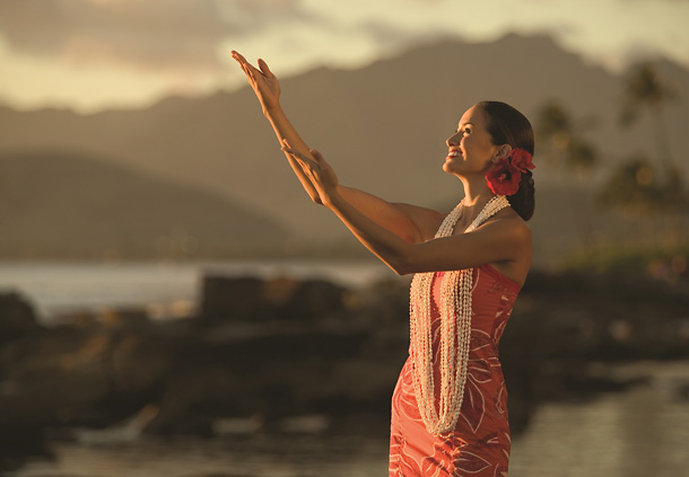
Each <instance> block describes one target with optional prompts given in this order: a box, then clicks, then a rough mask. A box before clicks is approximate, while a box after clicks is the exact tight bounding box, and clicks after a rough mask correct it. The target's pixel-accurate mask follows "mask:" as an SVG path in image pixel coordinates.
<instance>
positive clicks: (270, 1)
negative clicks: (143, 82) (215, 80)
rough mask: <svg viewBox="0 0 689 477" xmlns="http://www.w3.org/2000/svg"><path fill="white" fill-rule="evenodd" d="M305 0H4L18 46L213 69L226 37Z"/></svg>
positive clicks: (141, 65) (67, 58)
mask: <svg viewBox="0 0 689 477" xmlns="http://www.w3.org/2000/svg"><path fill="white" fill-rule="evenodd" d="M299 16H300V11H299V9H298V4H297V0H194V1H193V2H192V1H189V0H146V1H140V0H112V1H108V0H3V1H2V2H0V36H2V37H3V39H4V41H5V43H6V44H7V45H8V46H9V48H11V49H12V50H14V51H16V52H17V53H20V54H26V55H31V56H35V57H48V58H58V59H59V60H60V61H64V62H68V63H72V64H76V65H80V66H92V65H97V64H99V63H100V64H110V65H113V64H116V65H117V64H119V65H121V66H125V67H129V68H133V69H137V70H144V71H146V70H155V71H157V72H161V71H170V72H175V71H189V70H199V71H203V72H204V73H206V74H207V73H209V72H213V71H217V70H221V69H222V68H223V63H221V62H220V61H219V58H218V55H217V53H216V52H217V48H216V45H217V44H218V43H219V41H220V40H221V39H223V38H227V37H232V36H242V35H246V34H252V33H254V32H256V31H260V30H262V29H264V28H266V27H267V26H269V24H270V23H271V22H274V21H278V20H279V19H284V18H285V17H299Z"/></svg>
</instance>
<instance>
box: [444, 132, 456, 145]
mask: <svg viewBox="0 0 689 477" xmlns="http://www.w3.org/2000/svg"><path fill="white" fill-rule="evenodd" d="M457 136H458V134H453V135H452V136H450V137H448V138H447V139H446V140H445V144H447V147H453V146H456V145H458V144H459V142H457Z"/></svg>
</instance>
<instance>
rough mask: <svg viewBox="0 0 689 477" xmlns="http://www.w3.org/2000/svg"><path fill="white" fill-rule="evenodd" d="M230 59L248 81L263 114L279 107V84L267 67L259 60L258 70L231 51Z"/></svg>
mask: <svg viewBox="0 0 689 477" xmlns="http://www.w3.org/2000/svg"><path fill="white" fill-rule="evenodd" d="M232 58H234V59H235V60H236V61H237V63H239V66H241V67H242V70H244V73H246V77H247V79H248V80H249V84H250V85H251V88H252V89H253V90H254V93H256V97H257V98H258V100H259V101H260V102H261V107H262V108H263V113H264V114H266V113H268V112H269V111H270V110H272V109H274V108H277V107H279V106H280V83H279V82H278V79H277V78H276V77H275V75H274V74H273V73H272V72H271V71H270V69H269V68H268V65H267V64H266V62H265V61H263V60H262V59H261V58H259V59H258V66H259V68H261V69H260V70H259V69H258V68H256V67H254V66H252V65H251V63H249V62H248V61H246V58H244V57H243V56H242V55H241V54H240V53H238V52H236V51H235V50H232Z"/></svg>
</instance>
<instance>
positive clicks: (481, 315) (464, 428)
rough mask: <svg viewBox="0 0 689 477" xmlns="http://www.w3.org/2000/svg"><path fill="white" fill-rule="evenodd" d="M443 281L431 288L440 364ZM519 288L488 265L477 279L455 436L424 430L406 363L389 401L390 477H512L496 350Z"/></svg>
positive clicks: (437, 379) (504, 392) (504, 394)
mask: <svg viewBox="0 0 689 477" xmlns="http://www.w3.org/2000/svg"><path fill="white" fill-rule="evenodd" d="M443 274H444V272H436V274H435V276H434V279H433V285H432V286H433V288H432V290H433V291H432V303H431V315H432V321H431V329H432V331H433V352H434V356H435V358H437V352H438V349H439V333H438V332H437V331H438V325H439V322H440V313H439V311H438V310H439V308H438V300H440V299H441V298H440V297H441V294H440V283H441V280H440V278H441V277H442V276H443ZM520 288H521V287H520V286H519V284H517V283H516V282H514V281H513V280H511V279H509V278H507V277H506V276H505V275H503V274H502V273H500V272H499V271H498V270H496V269H495V268H493V267H492V266H490V265H482V266H480V267H477V268H475V269H474V271H473V289H472V302H473V303H472V307H473V314H472V321H471V341H470V351H469V362H468V373H467V380H466V384H465V386H464V398H463V401H462V407H461V410H460V415H459V419H458V420H457V425H456V426H455V429H454V432H453V433H451V434H448V435H445V436H443V437H436V436H433V435H432V434H430V433H429V432H428V431H427V430H426V427H425V426H424V423H423V421H422V419H421V415H420V414H419V409H418V407H417V404H416V397H415V395H414V384H413V378H412V374H411V373H412V363H411V360H410V359H407V361H406V363H405V364H404V367H403V368H402V371H401V373H400V376H399V379H398V381H397V385H396V386H395V391H394V393H393V396H392V420H391V425H390V476H391V477H392V476H395V477H398V476H403V477H411V476H424V477H445V476H453V477H454V476H456V477H463V476H472V477H488V476H490V477H506V476H507V466H508V461H509V456H510V428H509V423H508V420H507V389H506V387H505V379H504V377H503V374H502V368H501V366H500V360H499V359H498V343H499V342H500V337H501V336H502V333H503V331H504V330H505V325H506V324H507V320H508V318H509V317H510V314H511V312H512V306H513V305H514V302H515V300H516V298H517V295H518V293H519V290H520ZM435 358H434V362H433V368H434V374H435V382H436V383H439V382H440V370H439V368H438V364H437V360H436V359H435ZM437 387H438V386H436V388H437ZM436 398H437V392H436Z"/></svg>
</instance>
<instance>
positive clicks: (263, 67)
mask: <svg viewBox="0 0 689 477" xmlns="http://www.w3.org/2000/svg"><path fill="white" fill-rule="evenodd" d="M258 67H259V68H261V71H262V72H263V74H264V75H266V76H267V77H268V78H273V77H274V76H275V75H274V74H273V72H272V71H270V68H268V63H266V62H265V61H263V58H259V59H258Z"/></svg>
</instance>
